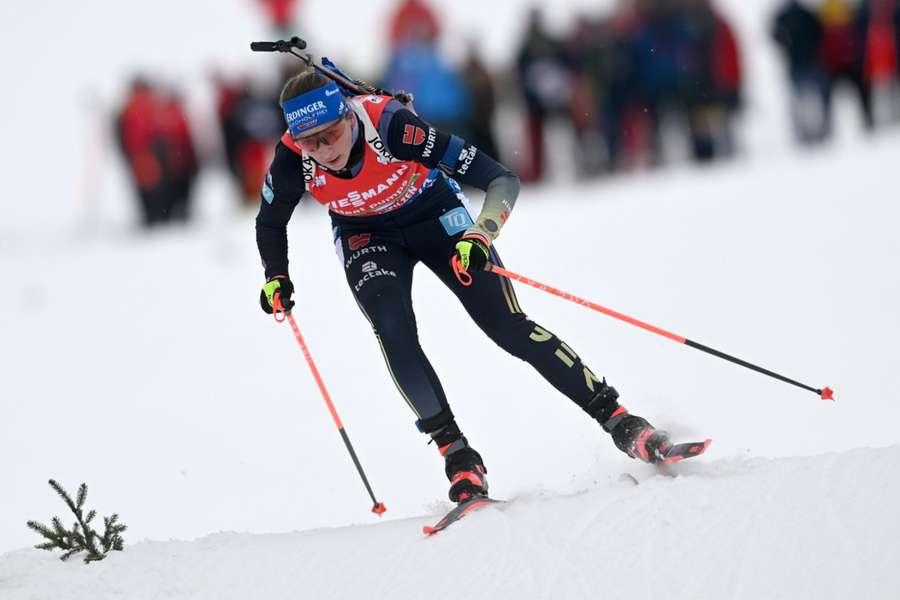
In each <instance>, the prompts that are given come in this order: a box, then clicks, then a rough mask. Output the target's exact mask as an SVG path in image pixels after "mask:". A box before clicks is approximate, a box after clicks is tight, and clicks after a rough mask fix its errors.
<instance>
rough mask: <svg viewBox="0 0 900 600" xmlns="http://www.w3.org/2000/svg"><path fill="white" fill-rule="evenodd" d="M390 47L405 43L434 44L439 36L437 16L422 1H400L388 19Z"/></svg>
mask: <svg viewBox="0 0 900 600" xmlns="http://www.w3.org/2000/svg"><path fill="white" fill-rule="evenodd" d="M389 31H390V42H391V47H392V48H393V47H396V46H398V45H401V44H404V43H407V42H429V43H434V42H436V41H437V39H438V36H439V35H440V25H439V24H438V20H437V16H435V14H434V12H433V11H432V10H431V9H430V8H429V7H428V6H427V5H426V4H425V3H424V2H422V0H402V2H401V4H400V6H398V7H397V10H396V12H395V13H394V14H393V15H392V16H391V19H390V30H389Z"/></svg>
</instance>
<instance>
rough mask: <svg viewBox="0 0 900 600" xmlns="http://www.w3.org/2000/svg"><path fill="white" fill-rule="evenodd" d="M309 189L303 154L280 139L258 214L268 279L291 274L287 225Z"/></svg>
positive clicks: (258, 233)
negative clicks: (302, 161)
mask: <svg viewBox="0 0 900 600" xmlns="http://www.w3.org/2000/svg"><path fill="white" fill-rule="evenodd" d="M305 191H306V184H305V182H304V180H303V169H302V163H301V160H300V156H299V155H298V154H296V153H295V152H292V151H291V150H290V149H288V148H287V147H286V146H285V145H284V144H282V143H281V142H279V143H278V146H277V147H276V149H275V158H274V159H273V160H272V164H271V166H270V167H269V172H268V173H266V179H265V182H264V183H263V188H262V192H261V199H260V204H259V214H257V215H256V246H257V248H259V256H260V258H261V259H262V264H263V269H265V273H266V279H267V280H268V279H271V278H272V277H274V276H275V275H284V276H288V244H287V224H288V221H290V219H291V215H292V214H293V212H294V208H295V207H296V206H297V203H298V202H300V198H301V197H302V196H303V193H304V192H305Z"/></svg>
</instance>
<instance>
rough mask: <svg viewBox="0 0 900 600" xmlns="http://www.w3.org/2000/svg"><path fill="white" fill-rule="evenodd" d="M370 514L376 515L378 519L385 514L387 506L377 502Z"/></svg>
mask: <svg viewBox="0 0 900 600" xmlns="http://www.w3.org/2000/svg"><path fill="white" fill-rule="evenodd" d="M372 512H373V513H375V514H376V515H378V516H379V517H380V516H381V515H383V514H384V513H385V512H387V506H385V505H384V502H379V503H378V504H376V505H375V506H373V507H372Z"/></svg>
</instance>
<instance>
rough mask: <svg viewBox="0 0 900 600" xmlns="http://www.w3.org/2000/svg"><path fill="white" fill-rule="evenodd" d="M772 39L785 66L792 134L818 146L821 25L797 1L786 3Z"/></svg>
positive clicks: (821, 128)
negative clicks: (777, 46) (788, 85)
mask: <svg viewBox="0 0 900 600" xmlns="http://www.w3.org/2000/svg"><path fill="white" fill-rule="evenodd" d="M772 36H773V37H774V39H775V41H776V43H777V44H778V45H779V46H780V48H781V50H782V53H783V54H784V58H785V63H786V65H787V71H788V78H789V80H790V84H791V91H792V95H791V117H792V119H793V123H794V133H795V135H796V136H797V139H798V140H799V141H800V142H801V143H804V144H810V143H815V142H820V141H822V140H823V139H825V137H826V135H827V130H826V123H825V113H824V111H825V85H826V84H825V74H824V73H823V72H822V68H821V66H820V63H819V48H820V47H821V44H822V23H821V21H820V20H819V17H818V16H817V15H816V14H815V13H814V12H813V11H812V10H810V9H809V8H807V7H806V6H804V5H803V4H802V3H801V2H800V1H799V0H788V2H787V3H786V4H785V5H784V6H783V7H782V8H781V9H780V10H779V11H778V13H777V14H776V15H775V20H774V23H773V27H772Z"/></svg>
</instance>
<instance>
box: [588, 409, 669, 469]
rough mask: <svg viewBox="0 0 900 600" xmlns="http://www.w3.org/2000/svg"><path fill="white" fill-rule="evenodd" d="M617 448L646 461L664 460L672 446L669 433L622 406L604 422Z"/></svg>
mask: <svg viewBox="0 0 900 600" xmlns="http://www.w3.org/2000/svg"><path fill="white" fill-rule="evenodd" d="M603 429H605V430H606V431H607V432H608V433H609V434H610V435H611V436H612V439H613V443H614V444H615V445H616V448H618V449H619V450H621V451H622V452H624V453H625V454H627V455H628V456H630V457H631V458H637V459H639V460H642V461H644V462H646V463H651V464H656V463H660V462H664V461H665V460H666V458H667V453H668V451H669V449H670V448H671V446H672V445H671V443H670V442H669V434H667V433H666V432H665V431H660V430H658V429H656V428H655V427H653V425H651V424H650V423H648V422H647V420H646V419H644V418H642V417H638V416H636V415H632V414H629V413H628V410H627V409H626V408H625V407H624V406H620V407H619V408H618V409H617V410H616V412H614V413H613V415H612V417H610V419H609V420H608V421H607V422H606V423H604V424H603Z"/></svg>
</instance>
